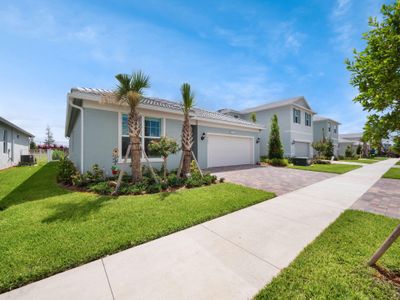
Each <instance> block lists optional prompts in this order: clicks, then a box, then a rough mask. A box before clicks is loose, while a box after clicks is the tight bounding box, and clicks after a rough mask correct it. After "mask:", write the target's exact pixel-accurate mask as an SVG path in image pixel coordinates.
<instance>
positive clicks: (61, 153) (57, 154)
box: [51, 150, 65, 160]
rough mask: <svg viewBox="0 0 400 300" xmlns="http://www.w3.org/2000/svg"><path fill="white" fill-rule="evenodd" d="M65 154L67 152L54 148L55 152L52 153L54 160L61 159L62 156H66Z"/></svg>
mask: <svg viewBox="0 0 400 300" xmlns="http://www.w3.org/2000/svg"><path fill="white" fill-rule="evenodd" d="M64 156H65V153H64V151H61V150H53V152H52V153H51V159H52V160H61V159H62V158H64Z"/></svg>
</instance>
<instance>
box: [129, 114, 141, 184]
mask: <svg viewBox="0 0 400 300" xmlns="http://www.w3.org/2000/svg"><path fill="white" fill-rule="evenodd" d="M128 125H129V137H130V141H131V143H132V148H131V162H132V182H133V183H135V182H139V181H141V180H142V166H141V163H140V160H141V158H142V147H141V139H140V133H141V130H142V120H141V117H140V115H139V114H138V113H137V111H136V109H131V112H130V113H129V119H128Z"/></svg>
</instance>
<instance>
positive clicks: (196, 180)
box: [185, 176, 204, 189]
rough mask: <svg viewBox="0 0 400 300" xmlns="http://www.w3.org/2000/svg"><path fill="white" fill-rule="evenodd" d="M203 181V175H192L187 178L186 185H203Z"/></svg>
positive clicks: (192, 186) (191, 186)
mask: <svg viewBox="0 0 400 300" xmlns="http://www.w3.org/2000/svg"><path fill="white" fill-rule="evenodd" d="M203 183H204V182H203V180H202V178H201V177H194V176H191V177H189V178H187V179H186V181H185V186H186V187H187V188H189V189H190V188H194V187H199V186H202V185H203Z"/></svg>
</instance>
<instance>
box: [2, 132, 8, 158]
mask: <svg viewBox="0 0 400 300" xmlns="http://www.w3.org/2000/svg"><path fill="white" fill-rule="evenodd" d="M7 151H8V132H7V130H3V153H7Z"/></svg>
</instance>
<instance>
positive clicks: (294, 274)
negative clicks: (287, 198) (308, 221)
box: [256, 210, 400, 299]
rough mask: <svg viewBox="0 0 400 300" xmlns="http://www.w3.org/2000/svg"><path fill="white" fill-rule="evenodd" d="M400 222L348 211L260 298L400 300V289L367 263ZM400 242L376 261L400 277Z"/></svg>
mask: <svg viewBox="0 0 400 300" xmlns="http://www.w3.org/2000/svg"><path fill="white" fill-rule="evenodd" d="M397 224H398V220H395V219H391V218H387V217H384V216H379V215H373V214H370V213H366V212H360V211H351V210H350V211H346V212H344V213H343V214H342V215H341V216H340V217H339V219H338V220H336V222H335V223H333V224H332V225H331V226H330V227H329V228H327V229H326V230H325V231H324V232H323V233H322V234H321V235H320V236H319V237H318V238H317V239H316V240H315V241H314V242H313V243H312V244H310V245H309V246H307V247H306V248H305V249H304V250H303V251H302V253H301V254H300V255H299V256H298V257H297V258H296V259H295V260H294V261H293V262H292V263H291V264H290V265H289V267H287V268H286V269H284V270H283V271H282V272H281V273H280V275H278V277H276V278H274V279H273V280H272V282H271V283H270V284H269V285H267V286H266V287H265V288H264V289H263V290H262V291H260V293H259V294H258V295H257V296H256V299H398V298H399V297H400V294H399V293H398V291H399V290H398V287H397V288H396V286H395V285H394V284H392V283H390V282H389V281H387V280H385V279H383V278H382V275H381V274H380V273H378V272H377V271H376V270H375V269H373V268H371V267H368V266H367V261H368V260H369V258H370V257H371V256H372V254H373V253H374V252H375V250H376V249H377V248H378V247H379V246H380V245H381V243H382V242H383V241H384V240H385V239H386V238H387V236H388V235H389V234H390V233H391V231H392V230H393V229H394V228H395V227H396V225H397ZM399 253H400V241H397V242H396V243H395V244H394V245H393V246H392V248H391V249H389V251H388V252H387V253H386V254H385V255H384V256H383V257H382V259H381V260H380V261H379V262H378V263H379V265H380V266H383V267H384V268H388V269H389V270H390V272H394V273H396V272H397V275H399V274H400V255H399Z"/></svg>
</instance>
